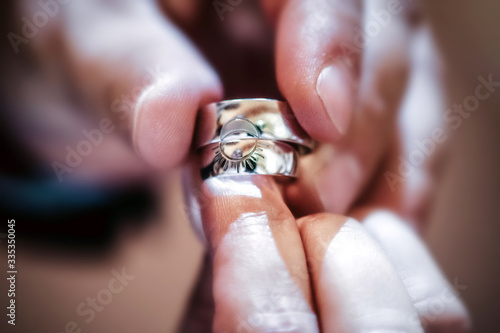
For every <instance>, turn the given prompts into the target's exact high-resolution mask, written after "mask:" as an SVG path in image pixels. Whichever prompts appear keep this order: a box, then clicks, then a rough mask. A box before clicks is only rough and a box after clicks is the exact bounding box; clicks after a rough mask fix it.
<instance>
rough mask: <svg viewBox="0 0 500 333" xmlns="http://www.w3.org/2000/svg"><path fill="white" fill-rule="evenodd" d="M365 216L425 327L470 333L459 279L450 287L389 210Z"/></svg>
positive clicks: (421, 246)
mask: <svg viewBox="0 0 500 333" xmlns="http://www.w3.org/2000/svg"><path fill="white" fill-rule="evenodd" d="M363 215H365V216H364V218H363V219H362V220H361V221H362V223H363V225H364V226H365V227H366V229H367V230H368V232H369V233H370V234H371V235H372V236H373V237H374V238H375V239H376V240H377V241H378V243H379V244H380V245H381V247H382V248H383V249H384V251H385V253H386V254H387V256H388V257H389V260H390V261H391V262H392V263H393V265H394V267H395V268H396V270H397V272H398V274H399V276H400V277H401V279H402V281H403V283H404V284H405V286H406V289H407V290H408V294H409V295H410V298H411V300H412V301H413V304H414V305H415V308H416V309H417V313H418V315H419V317H420V320H421V322H422V325H423V326H424V327H425V328H426V329H427V330H429V331H431V332H466V331H468V330H469V329H470V320H469V317H468V314H467V310H466V309H465V307H464V305H463V304H462V302H461V301H460V299H459V297H458V293H460V292H461V291H463V290H464V289H463V288H464V286H463V285H460V283H459V280H458V279H457V278H456V279H455V281H454V283H455V286H454V287H453V286H451V285H450V284H449V283H448V281H447V280H446V279H445V278H444V276H443V274H442V273H441V271H440V270H439V268H438V267H437V265H436V263H435V262H434V260H433V259H432V257H431V255H430V254H429V252H428V251H427V249H426V248H425V246H424V244H422V242H421V240H420V239H419V238H418V237H417V235H416V233H415V232H414V231H413V230H412V229H411V228H410V227H409V224H408V223H404V222H403V221H402V220H401V219H399V218H398V217H397V216H396V215H394V214H392V213H391V212H389V211H385V210H373V211H371V212H365V213H363ZM455 288H457V289H455ZM460 289H461V290H460Z"/></svg>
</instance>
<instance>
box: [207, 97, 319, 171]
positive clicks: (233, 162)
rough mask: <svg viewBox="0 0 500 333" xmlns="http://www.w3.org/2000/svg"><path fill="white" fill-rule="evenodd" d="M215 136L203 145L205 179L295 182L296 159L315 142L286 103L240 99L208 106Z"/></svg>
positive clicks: (311, 148) (306, 152) (306, 151)
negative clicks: (256, 177) (238, 177)
mask: <svg viewBox="0 0 500 333" xmlns="http://www.w3.org/2000/svg"><path fill="white" fill-rule="evenodd" d="M203 111H204V112H215V114H216V115H217V126H216V131H215V133H214V134H213V136H212V138H211V140H210V141H207V142H204V143H203V144H201V145H200V146H199V150H198V151H199V155H200V157H201V163H202V168H201V176H202V179H207V178H209V177H220V176H229V175H230V176H234V175H248V174H257V175H271V176H279V177H296V176H297V174H296V172H297V163H298V159H299V157H300V156H302V155H306V154H309V153H310V152H311V151H312V150H313V149H314V147H315V142H314V141H313V140H312V139H311V138H309V137H308V136H307V134H305V132H304V131H303V130H302V128H301V127H300V126H299V124H298V123H297V122H296V120H295V117H294V116H293V114H292V112H291V110H290V107H289V106H288V104H287V103H285V102H281V101H277V100H270V99H236V100H228V101H223V102H219V103H212V104H209V105H207V106H206V107H205V108H204V110H203Z"/></svg>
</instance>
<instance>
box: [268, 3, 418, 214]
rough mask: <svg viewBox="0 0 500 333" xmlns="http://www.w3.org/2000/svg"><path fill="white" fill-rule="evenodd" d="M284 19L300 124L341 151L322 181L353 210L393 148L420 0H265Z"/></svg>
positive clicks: (280, 32)
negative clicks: (413, 16)
mask: <svg viewBox="0 0 500 333" xmlns="http://www.w3.org/2000/svg"><path fill="white" fill-rule="evenodd" d="M264 4H265V6H266V8H267V9H268V12H269V13H270V15H271V17H274V18H275V19H276V21H277V22H276V23H277V42H276V53H277V54H276V66H277V70H276V75H277V79H278V84H279V87H280V90H281V91H282V93H283V95H284V97H285V99H286V100H287V101H288V102H289V103H290V105H291V108H292V110H293V111H294V113H295V115H296V117H297V119H298V121H299V123H300V124H301V125H302V127H303V128H304V129H305V130H306V131H307V132H308V133H309V134H310V135H311V136H312V137H313V138H315V139H317V140H319V141H321V142H325V143H333V144H334V146H335V152H334V154H333V156H331V159H330V161H328V163H325V167H324V168H323V169H322V170H319V171H318V172H319V173H320V177H318V178H319V179H320V180H321V181H320V182H318V183H315V184H314V186H315V187H316V188H317V189H318V191H319V197H320V199H321V201H322V203H323V205H324V207H325V208H326V209H327V210H328V211H331V212H334V213H341V214H345V213H346V212H347V211H348V209H349V208H350V207H352V204H353V203H354V201H355V200H356V199H358V198H359V197H360V195H361V193H362V191H363V190H364V189H365V187H366V185H367V184H368V182H369V181H370V180H371V179H372V178H373V176H374V172H375V170H376V168H377V167H378V166H379V165H380V163H381V161H382V158H383V157H384V155H385V154H386V153H387V151H388V144H389V139H390V138H391V136H392V135H393V133H394V129H395V127H394V123H395V121H394V120H395V116H396V111H397V109H398V106H399V104H400V101H401V97H402V94H403V92H404V91H405V86H406V80H407V72H408V66H409V52H408V41H409V36H410V34H411V24H410V20H409V19H408V18H409V15H410V13H411V12H412V11H413V10H414V9H413V7H415V6H414V5H415V4H414V3H413V4H412V6H410V4H411V3H410V2H408V1H391V0H375V1H372V0H366V1H364V0H356V1H346V0H332V1H322V0H319V1H313V0H311V1H298V0H284V1H278V2H276V1H264Z"/></svg>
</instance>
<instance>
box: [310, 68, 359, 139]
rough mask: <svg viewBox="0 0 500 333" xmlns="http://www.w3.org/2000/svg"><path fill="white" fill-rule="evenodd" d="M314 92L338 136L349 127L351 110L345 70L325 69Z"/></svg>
mask: <svg viewBox="0 0 500 333" xmlns="http://www.w3.org/2000/svg"><path fill="white" fill-rule="evenodd" d="M316 91H317V93H318V95H319V97H320V98H321V101H322V102H323V106H324V108H325V110H326V111H327V113H328V115H329V117H330V119H331V121H332V123H333V124H334V126H335V128H336V129H337V131H338V132H339V133H340V134H345V133H346V132H347V129H348V127H349V122H350V119H351V113H352V111H351V109H352V94H353V93H352V85H351V80H350V79H349V77H348V73H347V71H346V70H343V69H341V68H340V67H338V66H334V65H332V66H328V67H325V68H324V69H323V70H322V71H321V73H320V74H319V76H318V81H317V84H316Z"/></svg>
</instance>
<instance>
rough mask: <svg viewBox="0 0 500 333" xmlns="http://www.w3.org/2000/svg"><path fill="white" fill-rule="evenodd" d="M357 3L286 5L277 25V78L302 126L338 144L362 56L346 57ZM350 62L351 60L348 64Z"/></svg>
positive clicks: (295, 0)
mask: <svg viewBox="0 0 500 333" xmlns="http://www.w3.org/2000/svg"><path fill="white" fill-rule="evenodd" d="M357 3H358V1H343V0H337V1H298V0H290V1H287V2H286V3H285V4H284V5H283V7H282V12H281V15H280V19H279V22H278V28H277V29H278V31H277V38H276V76H277V80H278V85H279V87H280V90H281V92H282V93H283V96H284V97H285V99H286V100H287V101H288V102H289V103H290V106H291V108H292V110H293V111H294V113H295V115H296V117H297V119H298V121H299V123H300V124H301V125H302V127H303V128H304V129H305V130H306V131H307V132H308V133H309V134H310V135H311V136H312V137H313V138H315V139H317V140H320V141H328V142H332V141H338V140H339V139H340V138H341V136H342V135H344V134H345V133H346V132H347V129H348V127H349V122H350V118H351V114H352V108H353V100H354V91H353V83H354V81H355V79H356V77H357V71H356V66H352V67H349V66H348V65H347V64H349V63H350V62H349V61H353V62H354V63H358V61H359V56H360V53H359V52H356V53H352V54H350V53H348V52H346V50H345V48H344V46H345V45H347V44H348V43H352V41H353V39H354V36H355V33H354V31H355V28H356V27H357V26H359V24H360V21H359V20H360V10H359V8H358V6H357V5H356V4H357ZM346 58H349V61H346Z"/></svg>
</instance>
